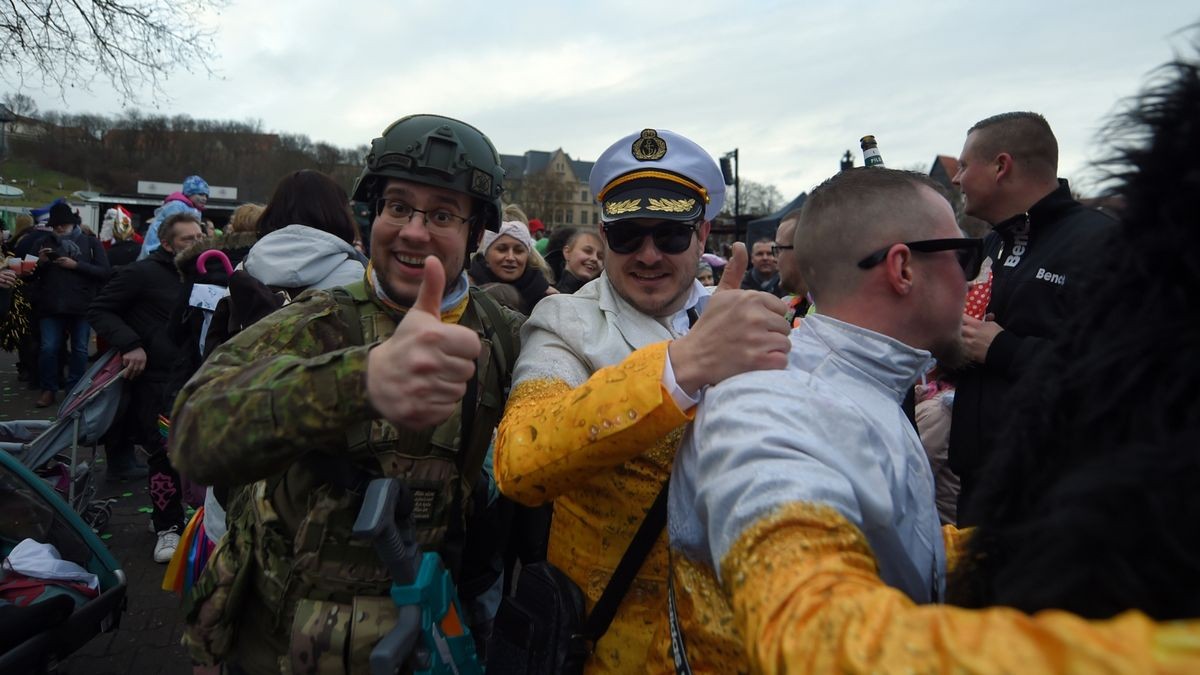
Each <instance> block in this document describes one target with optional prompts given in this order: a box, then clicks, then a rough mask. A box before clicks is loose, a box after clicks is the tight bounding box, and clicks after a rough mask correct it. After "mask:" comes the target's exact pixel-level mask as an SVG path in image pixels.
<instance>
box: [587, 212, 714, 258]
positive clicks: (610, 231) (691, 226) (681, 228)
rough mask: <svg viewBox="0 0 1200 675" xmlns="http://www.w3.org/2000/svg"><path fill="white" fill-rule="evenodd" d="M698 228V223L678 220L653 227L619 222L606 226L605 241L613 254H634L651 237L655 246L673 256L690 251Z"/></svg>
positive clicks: (667, 221) (663, 222)
mask: <svg viewBox="0 0 1200 675" xmlns="http://www.w3.org/2000/svg"><path fill="white" fill-rule="evenodd" d="M698 227H699V223H697V222H680V221H677V220H664V221H662V222H660V223H658V224H657V225H654V226H653V227H647V226H645V225H638V224H637V223H632V222H628V221H617V222H615V223H608V224H607V225H605V226H604V239H605V240H606V241H607V242H608V249H609V250H610V251H612V252H613V253H633V252H635V251H637V250H638V249H639V248H641V247H642V240H643V239H645V238H646V236H647V235H649V236H651V237H653V238H654V246H655V247H656V248H657V249H658V250H659V251H661V252H663V253H666V254H668V255H671V254H675V253H683V252H684V251H686V250H688V247H689V246H691V245H692V235H693V234H695V233H696V228H698Z"/></svg>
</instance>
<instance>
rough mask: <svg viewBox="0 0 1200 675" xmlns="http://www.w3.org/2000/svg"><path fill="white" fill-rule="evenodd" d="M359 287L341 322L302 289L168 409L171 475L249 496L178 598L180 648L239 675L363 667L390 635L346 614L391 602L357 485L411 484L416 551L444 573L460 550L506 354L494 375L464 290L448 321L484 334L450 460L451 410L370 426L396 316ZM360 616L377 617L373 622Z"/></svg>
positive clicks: (336, 305)
mask: <svg viewBox="0 0 1200 675" xmlns="http://www.w3.org/2000/svg"><path fill="white" fill-rule="evenodd" d="M356 286H358V288H354V287H351V289H354V290H353V293H352V295H353V296H354V299H353V303H352V304H353V309H351V310H350V311H347V303H346V302H339V300H338V298H337V297H335V295H334V294H333V293H329V292H323V291H311V292H309V293H306V294H304V295H302V296H300V297H299V298H297V300H296V301H295V302H293V303H291V304H290V305H288V306H286V307H284V308H282V309H280V310H279V311H278V312H275V313H274V314H272V315H270V316H268V317H267V318H266V319H264V320H262V321H260V322H258V323H256V324H254V325H253V326H251V327H249V328H247V329H246V330H244V331H243V332H241V333H239V334H238V335H237V336H236V337H234V338H233V339H232V340H230V341H229V342H227V343H226V344H224V345H222V346H221V347H220V348H219V349H218V350H217V351H215V352H214V353H213V354H212V356H211V357H210V358H209V360H208V361H207V362H206V363H205V365H204V366H203V367H202V368H201V369H200V371H199V372H197V374H196V375H195V376H194V377H193V378H192V380H191V381H189V382H188V384H187V385H186V386H185V387H184V389H183V391H182V392H181V394H180V396H179V398H178V399H177V401H176V405H175V410H174V416H173V419H174V428H173V433H172V437H171V440H170V452H171V460H172V462H173V463H174V464H175V466H177V467H178V468H179V471H180V473H182V474H184V475H187V476H189V477H190V478H192V479H194V480H197V481H199V482H203V483H207V484H218V485H220V484H225V485H229V484H234V485H247V486H248V488H246V489H244V490H241V491H240V492H242V493H244V494H242V495H241V496H240V498H239V499H238V500H236V501H235V502H233V503H231V505H230V508H229V509H228V512H227V522H228V525H229V534H228V535H227V542H226V543H224V544H223V545H222V546H221V547H219V548H218V550H217V551H216V553H215V556H214V559H213V561H212V562H211V563H210V570H211V575H210V571H209V570H206V571H205V575H204V576H203V577H202V578H201V580H200V582H198V583H197V592H196V593H195V594H194V596H193V598H191V599H190V607H189V612H188V624H189V626H188V631H187V634H186V635H185V638H184V642H185V644H187V645H188V646H189V648H190V649H191V651H192V653H193V656H194V657H195V658H197V659H198V660H199V661H201V662H204V663H212V662H214V661H220V660H222V659H226V658H227V659H228V660H230V661H232V662H235V663H238V664H239V666H241V667H242V668H243V669H245V670H246V671H247V672H279V671H280V669H282V670H283V671H285V672H309V673H329V672H337V673H341V672H347V670H348V669H349V666H350V664H347V663H344V659H345V656H346V655H349V661H350V663H351V664H352V663H362V664H365V663H366V657H367V654H368V653H369V651H370V650H369V648H368V646H369V645H373V644H374V643H375V642H376V641H377V640H378V638H379V637H380V636H382V635H383V634H384V633H386V630H382V631H375V630H367V629H366V627H367V626H368V625H376V624H378V625H379V626H381V625H382V624H381V623H380V622H381V621H384V620H386V619H375V620H370V619H368V620H364V621H352V620H351V616H352V615H353V617H354V618H358V611H355V609H354V608H355V607H360V606H361V607H364V608H365V607H368V606H371V603H372V601H375V600H380V599H382V600H384V601H385V603H384V604H390V600H389V599H388V598H387V593H388V589H389V588H390V585H391V581H390V578H389V576H388V574H387V570H386V568H385V567H384V566H383V565H382V563H381V562H380V561H379V559H378V556H377V555H376V553H375V551H374V548H373V547H372V546H371V544H370V543H369V542H364V541H359V540H355V539H353V538H351V536H350V531H351V526H352V524H353V522H354V519H355V517H356V516H357V512H358V507H359V504H360V502H361V495H360V494H359V493H358V491H357V489H356V487H355V485H356V483H361V484H363V485H365V480H366V479H368V478H371V477H377V476H380V475H387V476H396V477H400V478H402V479H403V480H404V481H405V482H406V484H408V485H409V488H410V489H411V490H412V491H413V494H414V497H415V501H416V506H417V508H416V511H415V512H414V520H415V525H416V527H417V535H418V540H419V541H420V542H421V543H422V544H423V545H425V546H426V547H427V548H429V549H434V550H438V551H439V552H440V553H443V556H444V557H445V558H447V560H448V564H447V567H448V568H450V569H452V570H453V569H455V567H453V566H452V564H451V563H452V562H454V561H455V553H456V551H457V550H458V549H457V547H456V546H455V543H456V542H452V541H449V540H448V538H447V533H448V532H457V533H458V536H459V538H461V537H462V534H461V533H462V531H463V529H464V523H465V519H466V516H467V515H468V511H469V498H470V490H471V488H472V486H473V485H474V482H475V478H476V477H478V476H479V475H480V472H481V469H482V464H483V460H484V457H485V455H486V453H487V448H488V444H489V442H490V440H491V435H492V433H491V432H492V429H494V428H495V426H496V424H497V423H498V422H499V418H500V414H501V412H502V409H503V405H504V400H505V394H504V392H505V388H506V387H507V384H508V383H507V382H502V381H501V380H502V379H503V378H504V377H505V375H507V373H510V372H511V359H515V353H514V354H506V359H508V360H510V362H509V363H508V364H496V363H493V360H494V359H493V358H492V356H493V354H494V350H493V349H492V348H491V340H489V339H487V334H488V332H489V329H487V328H485V327H484V323H485V322H487V320H486V319H483V318H481V315H482V314H483V312H482V311H481V310H480V309H479V308H478V303H479V302H480V300H479V295H477V294H476V292H475V291H472V293H471V296H470V298H471V300H470V306H469V307H468V309H467V311H466V312H464V313H463V314H462V318H461V319H460V321H459V323H460V324H462V325H465V326H468V327H471V328H473V329H475V330H476V331H478V332H479V333H480V335H481V339H482V340H483V341H484V349H483V352H482V354H483V356H481V358H480V361H479V365H478V368H477V373H476V376H477V378H478V382H479V385H478V388H477V389H478V392H479V402H478V406H477V407H476V410H475V413H474V420H475V422H474V428H475V431H474V433H472V434H471V435H470V437H469V438H470V444H469V446H468V447H467V448H466V452H465V456H459V455H460V441H461V438H460V435H461V429H460V428H459V426H460V420H459V415H460V412H456V413H455V415H454V416H452V417H451V418H450V419H449V420H447V421H446V422H445V423H443V424H441V425H439V426H437V427H435V428H433V429H427V430H423V431H419V432H413V431H408V430H404V429H398V428H396V427H394V426H392V425H391V424H389V423H387V422H385V421H383V420H381V419H379V418H378V414H377V413H376V412H375V411H374V410H373V409H372V408H371V406H370V404H369V403H368V402H367V395H366V375H365V372H366V358H367V352H368V350H369V349H370V346H371V345H372V344H373V343H374V342H376V341H378V340H381V339H384V338H386V337H387V336H388V335H390V334H391V333H392V331H393V330H394V329H395V326H396V323H397V321H398V318H399V317H397V316H394V315H393V314H391V313H389V312H388V311H387V310H385V309H384V308H382V307H381V306H379V305H378V304H375V302H374V301H373V299H371V298H369V297H367V296H366V294H364V293H363V292H362V287H361V285H356ZM347 290H350V289H347ZM487 301H490V300H488V299H484V300H483V302H487ZM495 315H496V316H500V317H502V319H503V321H504V322H505V325H502V326H492V327H491V330H494V331H508V332H509V335H508V336H506V338H507V339H506V341H507V342H508V343H509V344H512V345H516V344H519V340H518V338H517V332H518V331H519V328H520V324H521V321H522V318H521V316H520V315H519V314H515V313H512V312H504V313H496V314H495ZM500 351H503V350H500ZM512 351H514V352H515V351H516V349H513V350H512ZM459 410H460V411H461V407H460V409H459ZM458 544H461V542H458ZM231 570H236V572H233V573H232V574H231V573H230V571H231ZM222 571H225V574H224V575H223V576H222V574H221V572H222ZM210 576H211V579H210V578H209V577H210ZM239 581H240V585H239ZM239 592H241V593H243V594H244V595H248V596H250V598H249V604H250V605H251V606H252V607H251V609H252V610H253V611H254V612H255V616H254V620H246V621H243V622H241V623H240V624H238V618H239V617H242V616H244V615H245V614H246V612H247V610H246V609H245V608H242V607H241V605H242V603H243V602H246V599H245V598H241V597H239V596H238V594H239ZM210 605H212V607H210ZM362 611H366V610H365V609H364V610H362ZM370 616H373V617H383V616H384V614H383V612H382V610H380V609H379V608H375V609H372V610H371V612H370ZM235 624H236V625H235ZM388 625H389V626H390V624H388ZM377 627H378V626H377ZM234 634H236V640H235V639H233V638H232V636H233V635H234ZM360 652H361V653H360Z"/></svg>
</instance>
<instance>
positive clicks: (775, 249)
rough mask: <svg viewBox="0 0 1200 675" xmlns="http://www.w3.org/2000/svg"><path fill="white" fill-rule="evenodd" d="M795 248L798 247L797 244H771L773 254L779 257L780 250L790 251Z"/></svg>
mask: <svg viewBox="0 0 1200 675" xmlns="http://www.w3.org/2000/svg"><path fill="white" fill-rule="evenodd" d="M794 248H796V247H795V246H789V245H787V244H771V255H773V256H775V257H776V258H778V257H779V252H780V251H790V250H792V249H794Z"/></svg>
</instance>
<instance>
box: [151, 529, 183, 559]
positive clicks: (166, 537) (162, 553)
mask: <svg viewBox="0 0 1200 675" xmlns="http://www.w3.org/2000/svg"><path fill="white" fill-rule="evenodd" d="M177 548H179V535H178V534H177V533H176V532H175V530H174V528H172V529H170V530H165V531H163V532H159V533H158V543H157V544H155V545H154V562H156V563H168V562H171V558H172V557H174V556H175V549H177Z"/></svg>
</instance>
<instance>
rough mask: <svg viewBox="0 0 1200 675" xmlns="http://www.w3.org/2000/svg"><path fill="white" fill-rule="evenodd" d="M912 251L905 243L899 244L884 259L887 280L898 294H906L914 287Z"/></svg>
mask: <svg viewBox="0 0 1200 675" xmlns="http://www.w3.org/2000/svg"><path fill="white" fill-rule="evenodd" d="M912 262H913V257H912V251H910V250H909V249H908V247H907V246H905V245H904V244H897V245H895V246H893V247H892V250H890V251H888V256H887V259H886V260H885V261H884V265H885V269H886V270H887V282H888V286H890V287H891V289H892V291H893V292H894V293H895V294H896V295H900V296H905V295H908V294H909V293H911V292H912V288H913V267H912Z"/></svg>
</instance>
